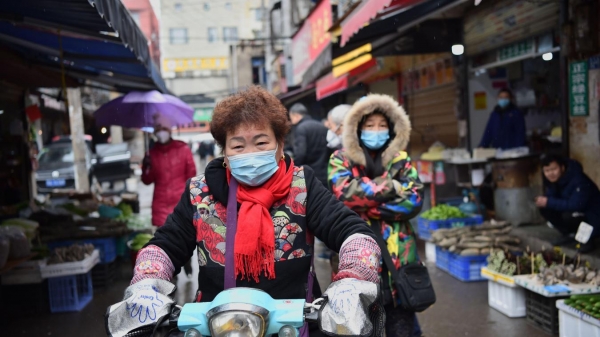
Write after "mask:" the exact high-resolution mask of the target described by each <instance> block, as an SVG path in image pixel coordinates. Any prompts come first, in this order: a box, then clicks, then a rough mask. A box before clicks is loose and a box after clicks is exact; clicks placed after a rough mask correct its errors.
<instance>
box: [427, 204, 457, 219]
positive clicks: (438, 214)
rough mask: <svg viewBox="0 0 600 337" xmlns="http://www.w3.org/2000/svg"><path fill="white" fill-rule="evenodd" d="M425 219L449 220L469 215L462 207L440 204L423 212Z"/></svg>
mask: <svg viewBox="0 0 600 337" xmlns="http://www.w3.org/2000/svg"><path fill="white" fill-rule="evenodd" d="M421 217H422V218H423V219H427V220H448V219H457V218H466V217H467V215H466V214H465V213H463V212H462V211H461V210H460V209H458V208H457V207H453V206H448V205H443V204H442V205H439V206H435V207H433V208H431V209H429V210H428V211H426V212H423V214H421Z"/></svg>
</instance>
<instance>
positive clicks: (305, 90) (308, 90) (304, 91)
mask: <svg viewBox="0 0 600 337" xmlns="http://www.w3.org/2000/svg"><path fill="white" fill-rule="evenodd" d="M314 93H315V84H309V85H307V86H306V87H297V88H296V89H293V90H290V91H288V92H286V93H285V94H280V95H277V98H279V100H280V101H281V102H282V103H283V104H284V105H288V104H291V103H294V102H296V101H299V100H301V99H302V98H304V97H306V96H309V95H312V94H314Z"/></svg>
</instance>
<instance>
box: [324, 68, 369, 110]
mask: <svg viewBox="0 0 600 337" xmlns="http://www.w3.org/2000/svg"><path fill="white" fill-rule="evenodd" d="M375 72H377V61H376V60H375V59H371V60H369V61H367V62H365V63H363V64H362V65H360V66H358V67H356V68H354V69H352V70H350V71H349V72H346V73H344V74H343V75H341V76H339V77H336V76H335V74H334V73H333V72H332V73H330V74H328V75H326V76H323V77H322V78H321V79H319V80H318V81H317V87H316V91H317V100H318V101H319V100H321V99H323V98H325V97H329V96H331V95H334V94H337V93H340V92H343V91H345V90H346V89H348V88H349V87H353V86H354V85H356V84H358V83H359V82H361V81H362V80H364V79H366V78H367V77H369V76H371V75H373V74H374V73H375Z"/></svg>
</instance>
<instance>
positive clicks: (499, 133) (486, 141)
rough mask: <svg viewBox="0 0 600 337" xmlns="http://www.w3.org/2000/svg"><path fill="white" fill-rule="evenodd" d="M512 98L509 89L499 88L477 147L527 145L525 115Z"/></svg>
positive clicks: (502, 147) (507, 147)
mask: <svg viewBox="0 0 600 337" xmlns="http://www.w3.org/2000/svg"><path fill="white" fill-rule="evenodd" d="M512 99H513V94H512V92H511V91H510V89H507V88H505V89H502V90H500V93H499V94H498V105H496V107H495V108H494V111H492V114H491V115H490V119H489V120H488V123H487V126H486V128H485V131H484V132H483V137H482V138H481V142H480V144H479V147H482V148H494V149H502V150H507V149H512V148H516V147H522V146H526V145H527V137H526V134H525V133H526V129H525V117H524V116H523V113H522V112H521V111H520V110H519V109H518V108H517V106H516V105H515V104H514V103H513V101H512Z"/></svg>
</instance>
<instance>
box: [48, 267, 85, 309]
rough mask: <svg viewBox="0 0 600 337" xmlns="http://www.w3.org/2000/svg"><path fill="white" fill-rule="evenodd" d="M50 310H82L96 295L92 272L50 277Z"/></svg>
mask: <svg viewBox="0 0 600 337" xmlns="http://www.w3.org/2000/svg"><path fill="white" fill-rule="evenodd" d="M48 295H49V300H50V312H53V313H55V312H71V311H81V309H83V308H85V306H86V305H88V303H90V302H91V301H92V298H93V297H94V290H93V287H92V272H91V271H89V272H88V273H86V274H79V275H69V276H62V277H52V278H49V279H48Z"/></svg>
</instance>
